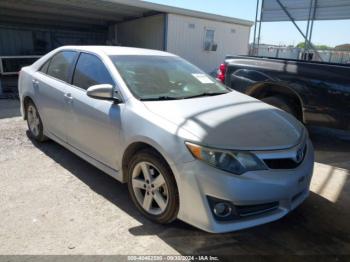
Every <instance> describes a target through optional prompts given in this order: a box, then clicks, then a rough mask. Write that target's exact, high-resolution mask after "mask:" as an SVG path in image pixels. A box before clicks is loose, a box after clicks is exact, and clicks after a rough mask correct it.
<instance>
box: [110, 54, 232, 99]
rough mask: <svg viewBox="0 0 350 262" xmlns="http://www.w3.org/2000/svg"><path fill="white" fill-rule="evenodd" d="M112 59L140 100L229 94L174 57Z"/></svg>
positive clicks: (213, 81)
mask: <svg viewBox="0 0 350 262" xmlns="http://www.w3.org/2000/svg"><path fill="white" fill-rule="evenodd" d="M111 60H112V62H113V63H114V65H115V66H116V68H117V70H118V71H119V73H120V75H121V77H122V78H123V80H124V81H125V83H126V85H127V86H128V87H129V89H130V91H131V92H132V93H133V94H134V96H135V97H136V98H138V99H140V100H143V101H147V100H150V101H151V100H175V99H188V98H195V97H202V96H213V95H220V94H225V93H227V92H230V90H229V89H228V88H227V87H225V86H224V85H222V84H220V83H219V82H217V81H216V80H215V79H214V78H212V77H210V76H208V75H207V74H205V73H203V71H201V70H200V69H198V68H197V67H195V66H194V65H191V64H190V63H188V62H186V61H185V60H184V59H182V58H179V57H175V56H151V55H149V56H148V55H119V56H111Z"/></svg>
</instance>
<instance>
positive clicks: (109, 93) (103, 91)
mask: <svg viewBox="0 0 350 262" xmlns="http://www.w3.org/2000/svg"><path fill="white" fill-rule="evenodd" d="M113 89H114V88H113V86H112V85H110V84H102V85H94V86H90V87H89V88H88V89H87V90H86V94H87V95H88V96H89V97H91V98H95V99H101V100H113V101H116V102H121V97H120V96H119V94H118V93H117V92H114V90H113Z"/></svg>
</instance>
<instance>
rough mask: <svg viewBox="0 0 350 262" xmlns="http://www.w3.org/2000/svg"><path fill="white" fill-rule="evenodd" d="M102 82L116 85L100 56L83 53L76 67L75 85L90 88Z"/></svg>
mask: <svg viewBox="0 0 350 262" xmlns="http://www.w3.org/2000/svg"><path fill="white" fill-rule="evenodd" d="M100 84H111V85H114V82H113V80H112V77H111V75H110V74H109V72H108V70H107V68H106V66H105V65H104V64H103V63H102V61H101V60H100V59H99V58H98V57H96V56H94V55H90V54H86V53H82V54H81V55H80V57H79V60H78V63H77V65H76V67H75V71H74V76H73V85H75V86H78V87H80V88H83V89H88V88H89V87H90V86H93V85H100Z"/></svg>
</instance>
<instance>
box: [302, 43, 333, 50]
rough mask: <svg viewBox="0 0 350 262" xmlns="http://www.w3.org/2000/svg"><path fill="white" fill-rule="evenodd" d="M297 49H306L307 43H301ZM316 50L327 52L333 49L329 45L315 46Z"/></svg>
mask: <svg viewBox="0 0 350 262" xmlns="http://www.w3.org/2000/svg"><path fill="white" fill-rule="evenodd" d="M296 47H297V48H305V42H300V43H299V44H297V45H296ZM315 48H316V49H317V50H327V49H332V47H330V46H328V45H315Z"/></svg>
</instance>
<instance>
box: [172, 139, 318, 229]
mask: <svg viewBox="0 0 350 262" xmlns="http://www.w3.org/2000/svg"><path fill="white" fill-rule="evenodd" d="M313 165H314V152H313V147H312V144H311V142H310V141H309V140H308V141H307V151H306V155H305V158H304V161H303V162H302V163H301V164H300V165H299V166H298V167H297V168H295V169H292V170H291V169H290V170H287V169H270V170H263V171H251V172H247V173H245V174H243V175H241V176H237V175H233V174H230V173H227V172H224V171H221V170H218V169H216V168H213V167H211V166H209V165H207V164H205V163H204V162H201V161H198V160H195V161H192V162H189V163H186V164H183V165H182V166H175V167H174V169H175V170H174V172H177V177H179V178H180V181H178V184H179V191H180V192H179V193H180V210H179V214H178V218H179V219H181V220H183V221H185V222H187V223H189V224H191V225H194V226H196V227H198V228H201V229H203V230H205V231H208V232H214V233H221V232H229V231H235V230H239V229H244V228H248V227H252V226H256V225H260V224H264V223H268V222H271V221H274V220H277V219H279V218H281V217H283V216H284V215H286V214H287V213H288V212H290V211H291V210H293V209H294V208H296V207H297V206H298V205H300V204H301V203H302V202H303V201H304V200H305V199H306V198H307V196H308V194H309V186H310V182H311V177H312V172H313ZM208 196H210V197H214V198H217V199H222V200H225V201H229V202H231V203H232V204H233V205H238V206H251V205H259V204H265V203H271V202H278V206H277V208H276V209H274V210H271V211H269V212H266V213H261V214H257V215H252V216H247V217H244V218H243V217H242V218H238V219H234V220H230V221H218V220H217V219H215V218H214V215H213V213H212V210H211V208H210V206H209V203H208V198H207V197H208Z"/></svg>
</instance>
